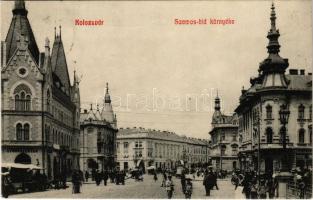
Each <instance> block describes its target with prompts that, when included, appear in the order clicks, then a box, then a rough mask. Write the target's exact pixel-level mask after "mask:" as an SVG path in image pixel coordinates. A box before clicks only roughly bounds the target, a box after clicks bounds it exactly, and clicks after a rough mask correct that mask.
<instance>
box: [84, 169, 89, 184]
mask: <svg viewBox="0 0 313 200" xmlns="http://www.w3.org/2000/svg"><path fill="white" fill-rule="evenodd" d="M88 179H89V172H88V171H87V170H86V172H85V180H86V182H88Z"/></svg>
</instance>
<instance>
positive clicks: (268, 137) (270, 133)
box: [266, 128, 273, 144]
mask: <svg viewBox="0 0 313 200" xmlns="http://www.w3.org/2000/svg"><path fill="white" fill-rule="evenodd" d="M266 142H267V143H268V144H271V143H273V130H272V128H267V129H266Z"/></svg>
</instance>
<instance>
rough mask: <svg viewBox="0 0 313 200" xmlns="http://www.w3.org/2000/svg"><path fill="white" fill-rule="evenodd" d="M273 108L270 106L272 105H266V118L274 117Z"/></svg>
mask: <svg viewBox="0 0 313 200" xmlns="http://www.w3.org/2000/svg"><path fill="white" fill-rule="evenodd" d="M272 110H273V109H272V106H270V105H267V106H266V118H267V119H272V117H273V116H272V112H273V111H272Z"/></svg>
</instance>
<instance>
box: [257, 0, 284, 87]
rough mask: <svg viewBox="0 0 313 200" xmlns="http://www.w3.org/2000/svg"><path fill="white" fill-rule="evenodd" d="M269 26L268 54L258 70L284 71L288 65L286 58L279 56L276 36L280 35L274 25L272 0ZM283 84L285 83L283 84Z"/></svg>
mask: <svg viewBox="0 0 313 200" xmlns="http://www.w3.org/2000/svg"><path fill="white" fill-rule="evenodd" d="M270 21H271V28H270V30H269V31H268V33H267V38H268V40H269V42H268V45H267V52H268V54H269V56H268V57H267V58H266V59H265V60H264V61H263V62H261V63H260V68H259V72H262V73H260V75H261V76H262V74H270V73H274V72H275V73H280V74H283V73H285V70H286V68H287V67H288V66H289V63H288V59H284V58H282V57H280V55H279V51H280V44H279V42H278V38H279V36H280V34H279V30H278V29H277V27H276V11H275V5H274V2H272V6H271V14H270ZM283 85H285V84H283Z"/></svg>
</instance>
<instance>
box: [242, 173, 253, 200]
mask: <svg viewBox="0 0 313 200" xmlns="http://www.w3.org/2000/svg"><path fill="white" fill-rule="evenodd" d="M242 186H243V188H242V193H244V194H245V196H246V199H250V191H251V179H250V174H249V173H248V172H246V173H245V176H244V178H243V180H242Z"/></svg>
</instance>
